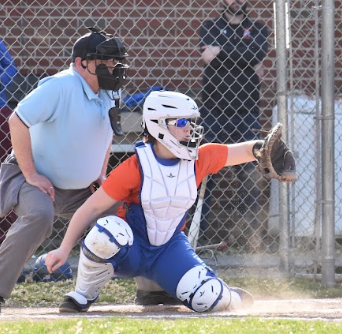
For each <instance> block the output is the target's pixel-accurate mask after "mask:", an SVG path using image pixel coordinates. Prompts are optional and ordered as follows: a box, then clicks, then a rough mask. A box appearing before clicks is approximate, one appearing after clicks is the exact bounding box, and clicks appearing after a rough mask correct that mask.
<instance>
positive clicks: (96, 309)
mask: <svg viewBox="0 0 342 334" xmlns="http://www.w3.org/2000/svg"><path fill="white" fill-rule="evenodd" d="M115 315H116V316H130V317H135V318H164V317H165V318H166V317H167V318H182V317H186V318H188V317H189V316H191V317H203V316H205V317H213V316H214V317H250V316H252V317H260V318H293V319H308V320H309V319H326V320H329V321H336V322H342V298H338V299H291V300H256V301H255V303H254V305H253V307H251V308H249V309H246V310H243V311H239V312H234V313H227V312H226V313H225V312H220V313H210V314H197V313H194V312H191V311H190V310H188V309H187V308H186V307H184V306H163V305H158V306H149V307H143V306H137V305H94V306H92V307H91V308H90V309H89V311H88V312H87V313H81V314H80V313H78V314H65V313H64V314H60V313H59V312H58V308H11V307H3V308H2V309H1V314H0V320H9V321H10V320H17V319H61V318H73V317H82V318H99V317H110V316H115Z"/></svg>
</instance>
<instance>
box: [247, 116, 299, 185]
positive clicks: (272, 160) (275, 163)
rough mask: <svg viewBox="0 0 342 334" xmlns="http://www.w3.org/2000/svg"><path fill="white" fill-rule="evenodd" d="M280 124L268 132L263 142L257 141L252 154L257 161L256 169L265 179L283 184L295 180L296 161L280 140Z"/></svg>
mask: <svg viewBox="0 0 342 334" xmlns="http://www.w3.org/2000/svg"><path fill="white" fill-rule="evenodd" d="M282 127H283V126H282V124H281V123H277V125H276V126H275V127H274V128H273V129H271V131H269V132H268V135H267V136H266V138H265V140H264V141H258V142H257V143H256V144H255V145H254V147H253V154H254V156H255V157H256V159H257V160H258V166H257V167H258V169H259V170H260V172H261V174H262V175H263V176H264V177H266V178H267V179H277V180H279V181H284V182H293V181H295V180H296V161H295V158H294V156H293V153H292V152H291V151H290V149H289V148H288V147H287V145H286V144H285V143H284V141H283V140H282V139H281V134H282Z"/></svg>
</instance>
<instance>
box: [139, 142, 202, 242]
mask: <svg viewBox="0 0 342 334" xmlns="http://www.w3.org/2000/svg"><path fill="white" fill-rule="evenodd" d="M136 152H137V155H138V158H139V163H140V167H141V170H142V174H143V182H142V186H141V189H140V202H141V206H142V208H143V211H144V215H145V220H146V225H147V226H146V228H147V235H148V238H149V241H150V244H151V245H153V246H160V245H163V244H165V243H166V242H168V241H169V240H170V238H171V237H172V235H173V234H174V232H175V230H176V228H177V227H178V225H179V224H180V223H181V222H182V220H183V221H184V219H183V218H184V217H185V214H186V213H187V211H188V209H189V208H190V207H191V206H192V205H193V204H194V202H195V200H196V197H197V186H196V178H195V168H194V167H195V162H194V161H187V160H179V162H178V163H176V164H174V165H172V166H166V165H163V164H161V163H160V162H158V161H157V159H156V157H155V156H154V153H153V151H152V147H151V145H149V144H146V145H142V146H139V147H137V148H136Z"/></svg>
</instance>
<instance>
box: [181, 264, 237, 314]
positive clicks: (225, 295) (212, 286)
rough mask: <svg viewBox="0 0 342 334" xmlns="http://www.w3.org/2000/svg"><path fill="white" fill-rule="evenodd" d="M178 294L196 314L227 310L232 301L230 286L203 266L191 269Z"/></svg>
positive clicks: (182, 281) (184, 276)
mask: <svg viewBox="0 0 342 334" xmlns="http://www.w3.org/2000/svg"><path fill="white" fill-rule="evenodd" d="M176 294H177V298H178V299H180V300H181V301H183V302H184V304H185V305H186V306H188V307H189V308H191V309H192V310H194V311H195V312H209V311H222V310H226V309H228V308H229V305H230V303H231V301H232V298H231V292H230V289H229V287H228V285H227V284H225V283H224V282H223V281H222V280H221V279H219V278H217V277H216V276H215V274H214V273H213V272H212V271H210V270H208V269H207V268H205V267H203V266H196V267H194V268H191V269H190V270H189V271H188V272H186V273H185V274H184V275H183V277H182V278H181V279H180V281H179V283H178V285H177V289H176ZM234 297H235V296H234ZM238 298H239V297H238Z"/></svg>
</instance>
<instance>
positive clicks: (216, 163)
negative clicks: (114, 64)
mask: <svg viewBox="0 0 342 334" xmlns="http://www.w3.org/2000/svg"><path fill="white" fill-rule="evenodd" d="M199 116H200V113H199V111H198V107H197V105H196V103H195V102H194V101H193V100H192V99H191V98H189V97H188V96H186V95H184V94H181V93H176V92H152V93H151V94H150V95H149V96H148V97H147V98H146V100H145V103H144V108H143V125H144V126H145V134H146V140H145V142H141V143H138V144H137V145H136V147H135V155H133V156H132V157H130V158H128V159H126V160H125V161H124V162H123V163H121V164H120V165H119V166H118V167H116V168H115V169H114V170H113V171H112V172H111V173H110V175H109V176H108V178H107V179H106V180H105V181H104V183H103V184H102V186H101V188H100V189H99V190H98V191H96V192H95V193H94V194H93V195H92V196H91V197H90V198H89V199H88V200H87V201H86V202H85V203H84V205H82V206H81V207H80V209H78V210H77V211H76V213H75V215H74V216H73V218H72V219H71V222H70V224H69V227H68V230H67V232H66V234H65V237H64V239H63V241H62V243H61V246H60V247H59V248H58V249H56V250H53V251H51V252H49V253H48V255H47V257H46V265H47V268H48V270H49V271H50V272H52V271H54V270H56V269H58V268H59V267H60V266H61V265H63V264H64V263H65V262H66V261H67V259H68V256H69V253H70V251H71V250H72V249H73V247H74V246H75V243H76V242H77V240H78V239H79V238H80V237H81V236H82V235H83V233H84V232H85V231H86V230H87V228H88V227H89V226H90V225H91V224H93V222H94V221H96V219H97V217H98V216H99V215H101V214H102V213H103V212H106V210H108V209H109V208H110V207H112V206H113V205H115V204H116V203H118V202H123V204H122V205H121V206H120V208H119V210H118V216H110V217H105V218H102V219H99V220H97V222H96V223H95V226H94V227H93V228H92V229H91V231H90V232H89V233H88V235H87V236H86V238H85V239H84V241H83V243H82V246H81V255H80V260H79V265H78V276H77V282H76V289H75V291H73V292H70V293H68V294H66V295H65V296H64V297H65V299H64V301H63V302H62V304H61V305H60V308H59V310H60V312H85V311H87V310H88V309H89V307H90V305H91V304H92V303H94V302H95V301H96V299H97V298H98V296H99V294H100V291H101V289H102V288H103V287H104V285H105V284H106V283H107V282H108V281H109V280H110V279H111V278H112V277H113V276H114V277H136V276H142V277H145V278H147V279H149V280H152V281H154V282H156V283H157V284H159V285H160V286H161V287H162V288H163V289H165V291H166V292H167V293H169V294H170V295H171V296H173V297H177V298H178V299H179V300H181V301H182V302H183V304H184V305H186V306H187V307H188V308H190V309H192V310H194V311H196V312H205V311H220V310H233V309H237V308H239V307H242V306H244V305H246V304H249V305H250V304H251V303H252V302H253V298H252V296H251V295H250V294H249V293H248V292H246V291H243V290H241V289H237V288H230V287H228V285H227V284H225V283H224V282H223V281H222V280H221V279H219V278H218V277H217V276H216V274H215V272H214V271H213V270H212V269H210V268H208V266H207V265H206V264H205V263H204V262H203V261H202V260H201V259H200V258H199V257H198V256H197V255H196V254H195V251H194V250H193V249H192V248H191V246H190V244H189V241H188V238H187V237H186V235H185V234H184V233H183V232H182V230H183V228H184V225H185V219H186V216H187V211H188V210H189V209H190V207H191V206H192V205H193V204H194V202H195V200H196V197H197V187H198V186H199V184H200V183H201V181H202V179H203V178H204V177H205V176H207V175H209V174H210V173H217V172H218V171H219V170H221V169H222V168H223V167H225V166H231V165H236V164H240V163H245V162H249V161H254V160H256V154H257V152H258V151H259V149H260V148H261V145H262V142H261V141H248V142H242V143H239V144H231V145H224V144H211V143H210V144H205V145H202V146H199V145H200V141H201V139H202V136H203V127H202V126H199V125H197V123H196V121H197V119H198V118H199ZM284 145H285V144H284ZM285 146H286V145H285ZM126 221H127V222H128V224H127V222H126Z"/></svg>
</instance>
